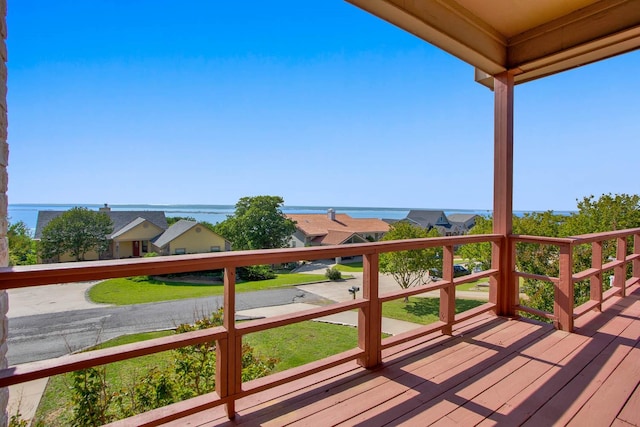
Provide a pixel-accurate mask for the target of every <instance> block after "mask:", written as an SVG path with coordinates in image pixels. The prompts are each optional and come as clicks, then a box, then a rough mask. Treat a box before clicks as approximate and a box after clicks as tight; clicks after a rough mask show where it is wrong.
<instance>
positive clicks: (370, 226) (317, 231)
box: [286, 214, 389, 236]
mask: <svg viewBox="0 0 640 427" xmlns="http://www.w3.org/2000/svg"><path fill="white" fill-rule="evenodd" d="M286 216H287V218H289V219H292V220H294V221H295V222H296V227H297V228H298V229H299V230H300V231H302V232H303V233H304V234H305V235H307V236H324V235H326V234H328V233H329V230H332V231H342V232H349V233H351V234H353V233H386V232H387V231H389V224H387V223H386V222H384V221H382V220H381V219H377V218H352V217H351V216H349V215H347V214H335V220H331V219H329V217H328V216H327V215H326V214H287V215H286Z"/></svg>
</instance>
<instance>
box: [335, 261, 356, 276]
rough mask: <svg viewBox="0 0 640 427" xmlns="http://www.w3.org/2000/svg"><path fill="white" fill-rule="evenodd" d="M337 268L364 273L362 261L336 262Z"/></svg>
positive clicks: (348, 271) (347, 271)
mask: <svg viewBox="0 0 640 427" xmlns="http://www.w3.org/2000/svg"><path fill="white" fill-rule="evenodd" d="M336 268H337V269H338V270H340V271H344V272H346V273H362V261H360V262H349V263H345V264H336Z"/></svg>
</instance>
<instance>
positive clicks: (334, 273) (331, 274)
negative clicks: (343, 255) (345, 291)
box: [324, 266, 342, 281]
mask: <svg viewBox="0 0 640 427" xmlns="http://www.w3.org/2000/svg"><path fill="white" fill-rule="evenodd" d="M324 276H325V277H326V278H327V279H329V280H332V281H335V280H342V272H341V271H340V270H338V267H336V266H333V267H331V268H327V271H326V272H325V273H324Z"/></svg>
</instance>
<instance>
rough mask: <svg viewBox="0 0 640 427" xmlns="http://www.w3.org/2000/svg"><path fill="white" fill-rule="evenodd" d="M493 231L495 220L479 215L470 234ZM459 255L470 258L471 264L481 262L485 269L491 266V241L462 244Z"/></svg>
mask: <svg viewBox="0 0 640 427" xmlns="http://www.w3.org/2000/svg"><path fill="white" fill-rule="evenodd" d="M491 233H493V220H492V219H491V218H490V217H489V218H485V217H482V216H481V217H478V218H477V219H476V225H474V226H473V228H472V229H471V230H469V234H491ZM458 255H460V256H461V257H462V258H464V259H468V260H469V261H470V264H471V265H473V264H475V263H480V265H481V266H482V269H483V270H488V269H489V268H491V243H472V244H468V245H462V247H460V249H459V250H458Z"/></svg>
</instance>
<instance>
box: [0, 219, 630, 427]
mask: <svg viewBox="0 0 640 427" xmlns="http://www.w3.org/2000/svg"><path fill="white" fill-rule="evenodd" d="M628 236H633V238H634V242H635V243H634V253H633V254H632V255H628V256H627V255H626V246H624V250H623V249H619V251H618V253H619V256H620V258H621V259H617V260H616V261H615V262H612V263H607V264H604V265H598V264H597V263H595V266H594V267H593V268H592V269H590V270H589V271H588V272H584V273H579V274H572V272H571V248H572V245H573V246H574V245H578V244H584V243H587V242H594V245H596V246H594V247H596V248H597V244H598V243H597V242H602V241H603V240H606V239H612V238H615V239H617V241H618V243H619V245H620V247H621V248H622V247H623V243H622V241H626V238H627V237H628ZM510 240H511V242H510V243H509V244H510V245H511V246H510V250H513V251H515V244H516V242H529V243H542V244H552V245H558V246H559V247H560V259H559V263H560V277H559V278H551V277H539V276H536V275H531V274H527V273H525V272H515V273H514V275H515V277H516V278H519V277H528V278H535V279H541V280H550V281H553V282H554V283H556V284H557V286H556V288H557V289H558V291H557V293H556V303H557V308H556V310H554V313H553V314H549V313H542V314H544V315H545V316H546V317H548V318H551V319H553V320H554V321H556V323H557V324H558V326H559V327H560V328H562V329H567V330H570V329H571V325H572V320H573V313H574V311H573V306H572V304H573V298H572V293H571V286H569V283H571V284H573V282H575V281H576V280H581V279H584V278H587V277H594V280H593V281H594V285H593V286H594V287H596V288H597V287H598V286H597V283H596V282H598V281H600V282H601V280H602V271H604V270H606V269H609V268H613V269H614V270H615V271H616V279H615V280H614V283H615V286H616V287H615V292H605V293H604V294H603V295H601V296H599V297H598V295H597V294H595V295H596V296H595V298H596V301H597V302H598V304H599V303H601V302H602V301H603V300H604V299H606V298H607V297H609V296H610V295H612V294H613V293H622V294H623V293H624V287H625V286H627V285H630V284H631V283H635V282H637V281H638V273H639V272H640V256H639V255H638V252H639V248H640V244H639V243H640V229H635V230H627V231H621V232H614V233H604V234H601V235H600V234H599V235H590V236H581V237H576V238H571V239H547V238H542V237H532V236H513V237H512V238H511V239H510ZM482 242H491V243H492V245H493V248H494V254H495V253H500V252H501V251H500V248H501V247H502V245H504V244H507V243H506V239H504V238H503V237H502V236H500V235H497V234H491V235H475V236H455V237H446V238H429V239H412V240H403V241H389V242H376V243H365V244H353V245H345V246H329V247H312V248H289V249H279V250H263V251H238V252H227V253H214V254H199V255H183V256H173V257H156V258H143V259H128V260H112V261H93V262H82V263H65V264H47V265H36V266H25V267H12V268H2V269H0V289H12V288H21V287H29V286H39V285H46V284H54V283H65V282H78V281H86V280H97V279H107V278H115V277H128V276H137V275H158V274H169V273H178V272H191V271H203V270H214V269H224V271H225V275H224V277H225V283H224V322H223V326H221V327H215V328H211V329H208V330H203V331H195V332H188V333H183V334H179V335H174V336H170V337H164V338H158V339H152V340H148V341H144V342H139V343H134V344H127V345H122V346H118V347H113V348H107V349H101V350H94V351H88V352H84V353H78V354H70V355H66V356H63V357H59V358H55V359H49V360H43V361H37V362H32V363H26V364H22V365H17V366H11V367H9V368H7V369H3V370H0V387H6V386H9V385H13V384H19V383H23V382H26V381H30V380H34V379H38V378H46V377H49V376H52V375H57V374H63V373H66V372H71V371H74V370H78V369H84V368H89V367H92V366H97V365H102V364H106V363H112V362H116V361H121V360H126V359H130V358H133V357H139V356H144V355H149V354H154V353H158V352H161V351H166V350H171V349H176V348H179V347H183V346H188V345H194V344H199V343H203V342H207V341H211V340H215V341H216V344H217V345H216V348H217V350H216V351H217V367H216V392H214V393H210V394H207V395H203V396H199V397H196V398H193V399H189V400H187V401H183V402H179V403H176V404H173V405H169V406H167V407H164V408H159V409H156V410H153V411H150V412H147V413H145V414H141V415H138V416H136V417H135V418H134V419H133V420H132V419H128V420H123V421H122V422H117V423H115V424H116V425H118V424H120V425H131V424H132V423H133V424H135V425H159V424H162V423H165V422H168V421H171V420H175V419H179V418H181V417H184V416H187V415H190V414H193V413H197V412H200V411H203V410H205V409H207V408H212V407H215V406H219V405H226V409H227V413H228V415H229V416H230V417H232V416H233V415H234V413H235V401H236V400H237V399H239V398H242V397H245V396H248V395H251V394H254V393H257V392H260V391H263V390H266V389H270V388H273V387H276V386H278V385H281V384H284V383H287V382H290V381H293V380H296V379H299V378H302V377H304V376H309V375H313V374H314V373H318V372H321V371H323V370H326V369H329V368H330V367H333V366H337V365H339V364H343V363H346V362H350V361H357V363H358V364H360V365H361V366H364V367H366V368H372V367H374V366H377V365H378V364H379V363H380V362H381V360H382V350H383V349H387V348H390V347H393V346H396V345H399V344H401V343H404V342H407V341H410V340H414V339H416V338H419V337H422V336H425V335H428V334H432V333H434V332H438V331H441V332H442V333H444V334H450V333H451V330H452V326H453V325H455V324H456V323H459V322H462V321H464V320H467V319H470V318H472V317H474V316H478V315H480V314H482V313H485V312H488V311H494V310H495V309H496V298H498V297H499V296H500V293H501V292H504V289H505V288H506V285H508V284H500V283H498V281H497V278H498V277H499V273H500V270H499V269H496V268H492V269H489V270H485V271H482V272H480V273H474V274H471V275H468V276H463V277H458V278H454V276H453V253H454V247H456V246H459V245H465V244H473V243H482ZM430 247H442V248H443V274H442V275H443V277H442V279H443V280H440V281H438V282H435V283H428V284H424V285H422V286H418V287H413V288H410V289H406V290H403V289H398V290H397V291H394V292H390V293H387V294H384V295H380V294H379V289H378V273H379V272H378V257H379V254H381V253H385V252H394V251H403V250H411V249H423V248H430ZM595 251H596V249H594V253H596V252H595ZM349 256H362V257H363V267H364V268H363V293H362V297H361V298H358V299H355V300H349V301H347V302H342V303H336V304H332V305H329V306H322V307H317V308H313V309H311V310H306V311H302V312H298V313H293V314H287V315H282V316H278V317H272V318H267V319H258V320H252V321H248V322H242V323H236V322H235V269H236V268H237V267H240V266H248V265H258V264H279V263H287V262H295V261H299V260H317V259H328V258H335V257H349ZM494 258H495V256H494ZM628 262H632V263H633V278H632V279H630V280H627V283H624V280H623V279H624V269H625V265H626V263H628ZM493 265H500V263H493ZM580 274H582V275H580ZM487 277H489V278H490V279H491V285H490V288H491V289H490V298H489V302H487V303H485V304H482V305H480V306H478V307H476V308H474V309H471V310H468V311H466V312H463V313H459V314H456V313H455V294H456V286H458V285H461V284H463V283H468V282H472V281H476V280H478V279H481V278H487ZM511 285H512V286H516V283H515V282H514V283H513V284H511ZM434 290H439V291H440V319H439V321H438V322H435V323H433V324H430V325H426V326H422V327H418V328H416V329H414V330H412V331H410V332H406V333H404V334H400V335H395V336H392V337H388V338H385V339H382V338H381V325H382V315H381V313H382V304H383V303H384V302H386V301H391V300H394V299H399V298H404V297H406V296H412V295H417V294H421V293H425V292H428V291H434ZM510 293H514V292H513V290H511V291H510ZM514 305H516V303H515V302H514ZM516 308H517V309H518V310H520V311H527V312H534V313H535V312H536V311H535V310H533V309H529V308H527V307H525V306H524V305H517V307H516ZM589 308H596V306H595V305H594V306H593V307H592V306H585V307H584V308H583V307H582V306H581V307H578V309H577V311H576V313H578V315H579V314H580V313H582V310H587V309H589ZM354 309H357V310H358V313H359V314H358V346H357V347H356V348H354V349H351V350H348V351H346V352H343V353H340V354H336V355H334V356H331V357H328V358H325V359H322V360H319V361H316V362H313V363H310V364H307V365H304V366H300V367H297V368H293V369H289V370H287V371H284V372H279V373H276V374H273V375H269V376H267V377H264V378H260V379H258V380H253V381H250V382H247V383H242V381H241V372H240V366H241V362H240V358H241V345H242V338H243V336H244V335H246V334H249V333H253V332H258V331H262V330H266V329H272V328H277V327H280V326H285V325H290V324H295V323H297V322H302V321H305V320H310V319H315V318H318V317H322V316H327V315H330V314H334V313H338V312H342V311H348V310H354ZM536 314H537V313H536Z"/></svg>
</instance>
